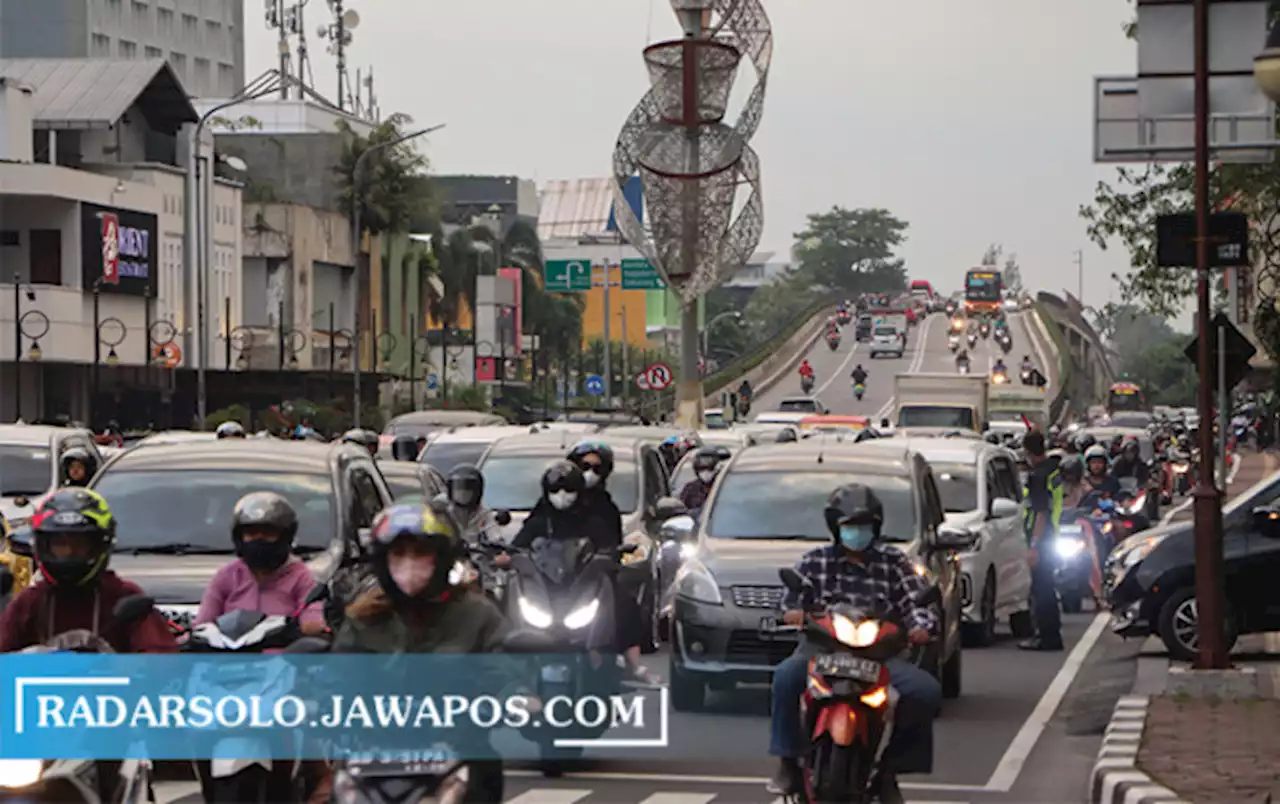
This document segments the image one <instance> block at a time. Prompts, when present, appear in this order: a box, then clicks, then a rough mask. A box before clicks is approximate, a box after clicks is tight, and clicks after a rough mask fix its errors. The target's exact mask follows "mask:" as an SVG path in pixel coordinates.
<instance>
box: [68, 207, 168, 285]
mask: <svg viewBox="0 0 1280 804" xmlns="http://www.w3.org/2000/svg"><path fill="white" fill-rule="evenodd" d="M159 259H160V242H159V225H158V222H157V218H156V216H155V215H150V214H148V213H145V212H133V211H132V210H127V209H114V208H112V207H100V206H98V205H96V204H81V205H80V262H81V280H82V283H83V287H84V289H85V290H93V289H94V287H95V286H96V287H97V288H98V289H99V290H100V292H102V293H119V294H124V295H127V296H143V297H147V298H155V296H156V292H157V290H158V277H157V274H158V266H157V263H158V262H159Z"/></svg>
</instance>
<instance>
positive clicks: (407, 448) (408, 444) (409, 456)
mask: <svg viewBox="0 0 1280 804" xmlns="http://www.w3.org/2000/svg"><path fill="white" fill-rule="evenodd" d="M420 452H422V450H420V449H419V448H418V440H417V439H416V438H414V437H413V436H411V435H408V434H401V435H398V436H396V437H395V438H393V439H392V440H391V457H392V458H394V459H395V460H397V461H416V460H417V459H418V453H420Z"/></svg>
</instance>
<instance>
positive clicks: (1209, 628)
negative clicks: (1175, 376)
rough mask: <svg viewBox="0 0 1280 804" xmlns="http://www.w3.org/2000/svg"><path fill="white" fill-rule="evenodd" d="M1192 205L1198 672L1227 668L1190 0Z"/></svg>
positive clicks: (1203, 125)
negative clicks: (1197, 444) (1197, 431)
mask: <svg viewBox="0 0 1280 804" xmlns="http://www.w3.org/2000/svg"><path fill="white" fill-rule="evenodd" d="M1195 62H1196V63H1195V102H1196V106H1195V200H1196V293H1197V296H1198V302H1199V304H1198V307H1199V312H1198V327H1197V329H1198V330H1199V332H1198V333H1197V335H1198V344H1199V349H1198V352H1199V354H1198V355H1197V362H1198V363H1199V368H1200V388H1199V399H1198V402H1199V409H1200V422H1201V426H1200V455H1201V461H1200V473H1199V478H1198V482H1197V484H1196V488H1195V490H1194V491H1193V492H1192V495H1193V498H1194V505H1195V558H1196V563H1195V569H1196V605H1197V613H1198V617H1197V618H1196V630H1197V636H1198V642H1199V656H1198V657H1197V659H1196V662H1195V666H1196V667H1197V668H1198V669H1201V670H1212V669H1224V668H1226V667H1227V664H1228V661H1227V651H1226V645H1225V641H1224V639H1223V633H1222V631H1223V620H1224V612H1225V609H1226V602H1225V599H1224V594H1223V588H1222V586H1223V566H1222V508H1221V495H1220V493H1219V491H1218V489H1217V487H1216V486H1215V485H1214V478H1213V474H1214V472H1213V469H1214V466H1213V464H1214V461H1213V459H1212V458H1211V457H1210V456H1212V455H1213V453H1214V444H1213V426H1212V424H1211V422H1212V421H1213V386H1212V384H1211V382H1210V381H1209V380H1210V377H1209V373H1210V372H1209V369H1210V366H1211V358H1212V353H1211V352H1210V351H1209V337H1208V336H1209V333H1210V332H1211V330H1210V324H1209V317H1210V314H1211V313H1210V309H1211V307H1210V299H1209V0H1195Z"/></svg>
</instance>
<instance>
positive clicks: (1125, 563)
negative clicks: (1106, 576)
mask: <svg viewBox="0 0 1280 804" xmlns="http://www.w3.org/2000/svg"><path fill="white" fill-rule="evenodd" d="M1162 541H1164V536H1148V537H1147V538H1145V539H1143V540H1142V541H1140V542H1138V543H1137V544H1135V545H1134V546H1133V547H1131V548H1129V550H1128V552H1126V553H1125V554H1124V555H1123V556H1122V557H1121V559H1120V566H1121V567H1123V568H1124V569H1128V568H1130V567H1132V566H1133V565H1134V564H1137V563H1138V562H1139V561H1141V560H1142V559H1144V558H1146V557H1147V556H1149V555H1151V551H1152V550H1154V549H1156V545H1158V544H1160V542H1162Z"/></svg>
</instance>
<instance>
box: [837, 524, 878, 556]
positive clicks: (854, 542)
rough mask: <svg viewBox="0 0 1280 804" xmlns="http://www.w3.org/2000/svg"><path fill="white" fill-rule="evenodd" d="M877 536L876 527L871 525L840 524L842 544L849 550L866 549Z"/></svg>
mask: <svg viewBox="0 0 1280 804" xmlns="http://www.w3.org/2000/svg"><path fill="white" fill-rule="evenodd" d="M875 537H876V532H875V528H874V527H872V526H871V525H841V526H840V544H841V545H843V546H844V547H845V548H847V549H849V550H866V549H867V548H868V547H870V546H871V542H872V541H873V540H874V539H875Z"/></svg>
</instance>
